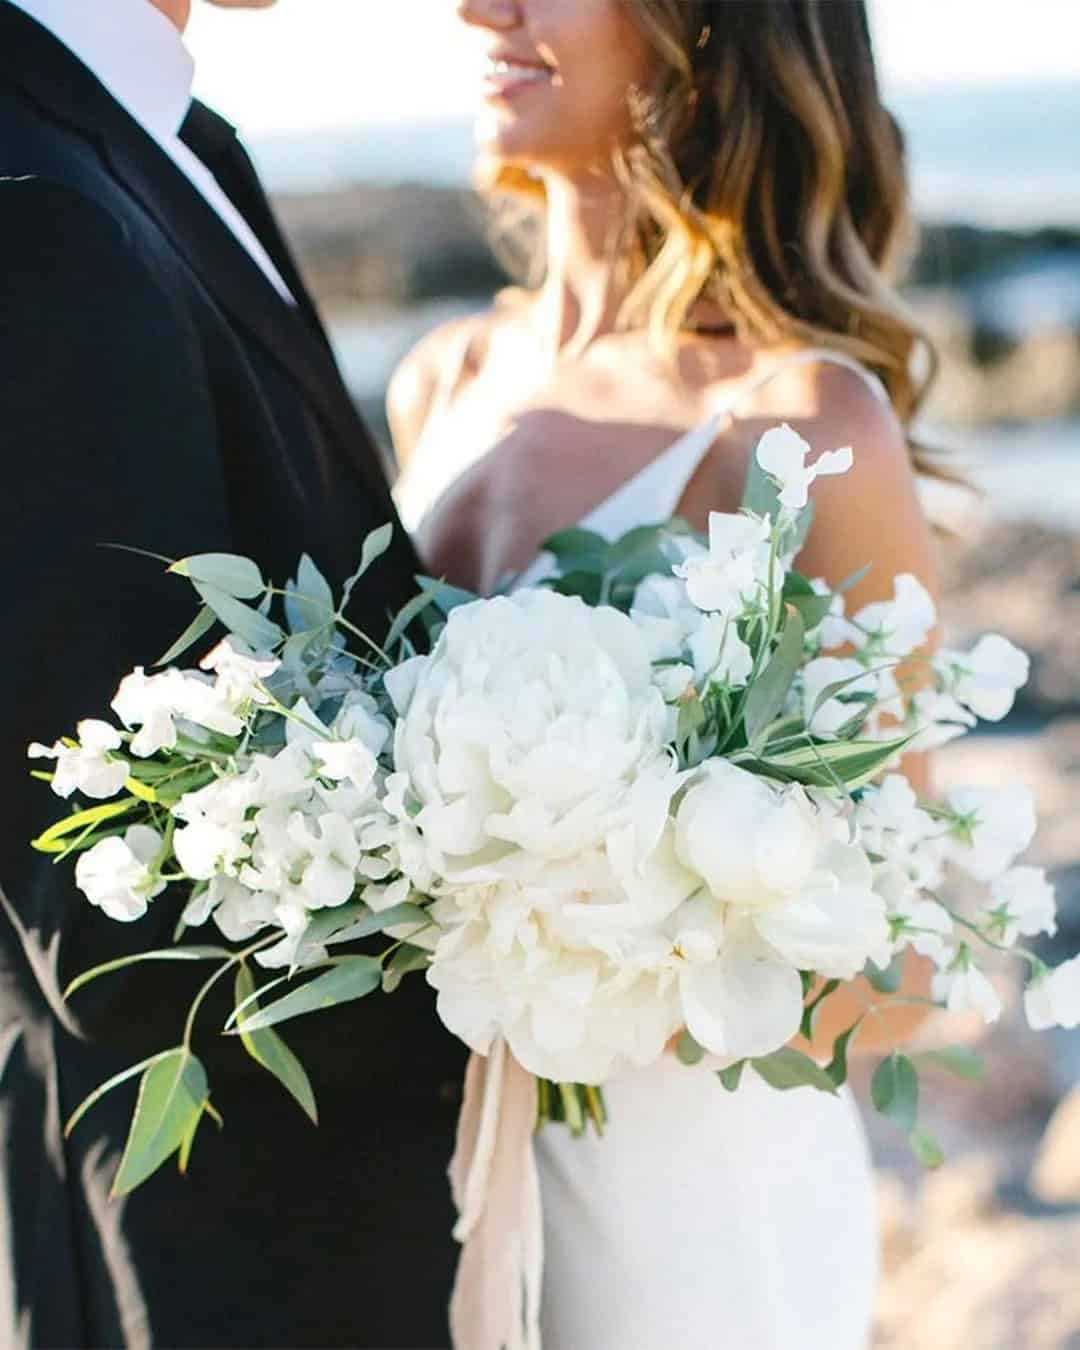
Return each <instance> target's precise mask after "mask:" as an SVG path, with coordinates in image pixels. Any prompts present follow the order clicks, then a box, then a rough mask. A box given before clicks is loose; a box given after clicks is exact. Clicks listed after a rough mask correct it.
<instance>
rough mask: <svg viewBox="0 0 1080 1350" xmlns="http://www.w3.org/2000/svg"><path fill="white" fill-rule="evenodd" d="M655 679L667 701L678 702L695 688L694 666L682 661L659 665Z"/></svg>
mask: <svg viewBox="0 0 1080 1350" xmlns="http://www.w3.org/2000/svg"><path fill="white" fill-rule="evenodd" d="M653 679H654V680H655V682H656V687H657V689H659V690H660V692H661V693H662V694H663V696H664V702H665V703H678V702H679V701H680V700H681V699H682V698H683V697H685V695H686V694H688V693H689V692H690V690H691V689H693V688H694V667H693V666H685V665H683V664H682V663H681V662H680V663H679V664H678V665H674V666H658V667H657V668H656V673H655V675H654V676H653Z"/></svg>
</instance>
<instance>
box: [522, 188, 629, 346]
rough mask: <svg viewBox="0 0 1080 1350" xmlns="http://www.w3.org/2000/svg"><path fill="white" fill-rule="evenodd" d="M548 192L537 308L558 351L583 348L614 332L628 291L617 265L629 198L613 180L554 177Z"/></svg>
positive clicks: (542, 322) (540, 318) (546, 333)
mask: <svg viewBox="0 0 1080 1350" xmlns="http://www.w3.org/2000/svg"><path fill="white" fill-rule="evenodd" d="M545 188H546V192H547V272H546V276H545V280H544V284H543V286H542V288H541V292H540V298H539V304H538V309H537V314H538V318H539V320H540V322H541V324H542V325H543V328H544V332H545V338H546V337H548V336H550V339H551V341H552V343H553V345H554V347H555V350H557V351H559V352H562V353H564V354H566V353H571V354H572V353H573V352H575V351H581V350H584V348H585V347H587V346H588V345H589V343H590V342H592V341H594V340H595V339H596V338H598V337H602V336H603V335H604V334H605V333H610V332H613V331H614V329H615V324H616V320H617V317H618V314H619V310H620V308H621V306H622V302H623V300H624V299H625V291H624V290H623V288H622V286H621V285H620V283H619V281H618V279H617V275H616V274H617V269H616V268H615V267H614V265H613V264H614V260H615V256H616V254H615V249H616V245H617V242H618V239H619V235H620V233H621V230H622V227H623V222H624V220H625V210H626V199H625V196H624V194H623V192H622V190H621V189H620V188H619V186H618V184H617V183H616V182H615V181H614V179H611V178H601V177H599V176H597V177H595V178H590V179H588V180H585V181H582V182H573V181H569V180H567V179H566V178H556V177H554V176H552V177H551V178H548V179H547V180H545Z"/></svg>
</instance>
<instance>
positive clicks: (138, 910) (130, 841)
mask: <svg viewBox="0 0 1080 1350" xmlns="http://www.w3.org/2000/svg"><path fill="white" fill-rule="evenodd" d="M161 842H162V841H161V835H160V834H158V833H157V831H156V830H152V829H150V827H149V826H148V825H132V826H131V828H130V829H129V830H127V832H126V833H125V834H124V836H123V838H121V837H120V836H119V835H112V836H110V837H109V838H108V839H102V840H101V841H100V842H99V843H97V844H95V845H94V847H93V848H91V849H88V850H87V852H85V853H83V854H81V855H80V856H79V860H78V862H77V863H76V864H75V884H76V886H78V888H79V890H80V891H82V893H83V894H84V895H85V896H86V898H87V899H88V900H89V901H90V903H91V904H92V905H97V906H98V908H99V909H101V910H103V911H104V912H105V913H106V914H107V915H108V916H109V918H110V919H116V920H118V921H119V922H121V923H130V922H132V920H134V919H141V918H142V917H143V915H144V914H145V913H146V910H147V907H148V905H149V902H150V901H151V900H152V899H153V898H154V896H155V895H159V894H160V893H161V892H162V891H163V890H164V889H165V884H166V883H165V882H164V881H161V880H160V879H158V880H155V876H154V873H153V872H152V871H151V866H152V864H153V863H154V861H155V859H156V858H157V856H158V854H159V853H160V851H161Z"/></svg>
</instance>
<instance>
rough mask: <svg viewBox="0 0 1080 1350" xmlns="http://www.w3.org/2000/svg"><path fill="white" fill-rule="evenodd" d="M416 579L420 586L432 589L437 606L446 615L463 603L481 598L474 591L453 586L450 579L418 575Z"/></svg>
mask: <svg viewBox="0 0 1080 1350" xmlns="http://www.w3.org/2000/svg"><path fill="white" fill-rule="evenodd" d="M414 580H415V581H416V584H417V585H418V586H420V587H422V588H423V589H425V590H430V591H431V593H432V595H433V597H434V600H435V606H436V608H437V609H439V610H441V611H442V613H443V614H446V615H449V614H450V613H451V611H452V610H455V609H458V608H459V607H460V606H461V605H471V604H472V603H473V601H474V600H479V599H480V597H479V596H478V595H477V594H476V593H475V592H474V591H467V590H464V589H463V588H462V587H461V586H451V585H450V583H449V582H448V581H442V580H440V579H439V578H437V577H425V576H418V577H415V578H414Z"/></svg>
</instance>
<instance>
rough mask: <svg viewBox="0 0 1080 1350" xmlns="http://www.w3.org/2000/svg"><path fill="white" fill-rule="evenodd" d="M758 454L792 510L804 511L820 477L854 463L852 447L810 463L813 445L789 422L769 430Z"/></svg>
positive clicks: (762, 439) (784, 504)
mask: <svg viewBox="0 0 1080 1350" xmlns="http://www.w3.org/2000/svg"><path fill="white" fill-rule="evenodd" d="M754 453H755V457H756V459H757V462H758V464H759V465H760V466H761V468H762V469H764V470H765V472H766V473H767V474H768V475H769V477H770V478H771V479H772V480H773V482H774V483H775V484H776V486H777V487H778V488H779V497H780V505H781V506H783V507H785V508H786V509H787V510H788V511H792V512H797V511H801V510H802V509H803V507H804V506H805V505H806V503H807V501H808V500H809V489H810V484H811V483H813V481H814V480H815V479H816V478H824V477H826V476H831V475H833V474H840V473H847V471H848V470H849V469H850V468H851V466H852V463H853V462H854V461H853V457H852V453H851V448H850V446H848V447H846V448H844V449H843V450H826V451H825V452H824V453H823V454H821V455H819V456H818V457H817V459H816V460H815V461H814V463H813V464H807V462H806V457H807V455H809V454H810V447H809V445H807V443H806V442H805V441H804V440H803V438H802V437H801V436H800V435H798V433H797V432H794V431H792V429H791V427H789V426H788V425H787V423H786V422H785V423H783V425H781V426H778V427H772V428H771V429H770V430H769V431H767V432H766V433H765V435H764V436H762V438H761V440H760V441H758V445H757V450H756V451H755V452H754Z"/></svg>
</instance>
